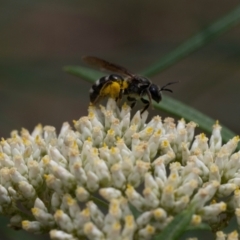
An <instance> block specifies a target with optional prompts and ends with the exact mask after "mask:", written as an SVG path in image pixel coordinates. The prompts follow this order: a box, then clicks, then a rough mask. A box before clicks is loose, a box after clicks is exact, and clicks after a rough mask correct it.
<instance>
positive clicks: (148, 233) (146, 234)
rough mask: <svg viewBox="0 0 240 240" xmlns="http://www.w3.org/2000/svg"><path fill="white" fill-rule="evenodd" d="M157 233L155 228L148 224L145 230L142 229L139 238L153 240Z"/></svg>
mask: <svg viewBox="0 0 240 240" xmlns="http://www.w3.org/2000/svg"><path fill="white" fill-rule="evenodd" d="M154 233H155V228H154V227H153V226H151V225H150V224H148V225H147V226H146V227H145V228H142V229H141V230H139V232H138V237H139V238H140V239H146V240H148V239H152V236H153V234H154Z"/></svg>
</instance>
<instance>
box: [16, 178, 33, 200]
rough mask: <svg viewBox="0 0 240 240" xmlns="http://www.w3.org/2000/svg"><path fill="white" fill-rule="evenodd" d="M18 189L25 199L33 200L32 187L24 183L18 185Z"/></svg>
mask: <svg viewBox="0 0 240 240" xmlns="http://www.w3.org/2000/svg"><path fill="white" fill-rule="evenodd" d="M18 189H19V191H20V193H21V194H22V195H23V196H24V197H25V198H26V199H33V198H35V197H36V191H35V189H34V188H33V186H32V185H31V184H29V183H27V182H25V181H21V182H19V183H18Z"/></svg>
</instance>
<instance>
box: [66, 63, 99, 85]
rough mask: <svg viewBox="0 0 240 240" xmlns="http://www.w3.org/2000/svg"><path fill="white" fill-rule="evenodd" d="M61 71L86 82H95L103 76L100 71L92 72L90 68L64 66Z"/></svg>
mask: <svg viewBox="0 0 240 240" xmlns="http://www.w3.org/2000/svg"><path fill="white" fill-rule="evenodd" d="M63 70H64V71H65V72H67V73H70V74H71V75H74V76H76V77H80V78H82V79H84V80H86V81H88V82H92V83H94V82H96V80H97V79H98V78H100V77H101V76H103V73H101V72H100V71H96V70H93V69H91V68H87V67H82V66H81V67H80V66H66V67H64V68H63Z"/></svg>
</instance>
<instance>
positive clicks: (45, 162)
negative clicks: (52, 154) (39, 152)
mask: <svg viewBox="0 0 240 240" xmlns="http://www.w3.org/2000/svg"><path fill="white" fill-rule="evenodd" d="M42 160H43V163H44V164H45V165H47V164H48V163H49V162H50V158H49V156H45V157H43V158H42Z"/></svg>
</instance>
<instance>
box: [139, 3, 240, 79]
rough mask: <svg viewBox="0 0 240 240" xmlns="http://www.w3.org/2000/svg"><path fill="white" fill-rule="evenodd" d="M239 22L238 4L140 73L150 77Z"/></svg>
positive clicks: (239, 8) (239, 11) (239, 7)
mask: <svg viewBox="0 0 240 240" xmlns="http://www.w3.org/2000/svg"><path fill="white" fill-rule="evenodd" d="M238 23H240V5H239V6H238V7H237V8H235V9H234V10H233V11H231V12H230V13H228V14H227V15H225V16H224V17H221V18H220V19H219V20H218V21H216V22H215V23H213V24H211V25H210V26H208V27H206V28H205V29H204V30H203V31H201V32H199V33H197V34H196V35H194V36H193V37H191V38H189V39H188V40H187V41H185V42H184V43H183V44H181V45H180V46H179V47H177V48H176V49H175V50H173V51H172V52H170V53H169V54H167V55H165V56H164V57H163V58H161V59H160V60H159V61H157V62H156V63H155V64H153V65H151V66H150V67H148V68H146V69H145V70H144V71H142V75H144V76H148V77H152V76H155V75H156V74H158V73H159V72H162V71H163V70H164V69H166V68H168V67H170V66H172V65H173V64H174V63H176V62H178V61H180V60H181V59H183V58H184V57H186V56H188V55H189V54H190V53H192V52H194V51H196V50H198V49H199V48H201V47H203V46H205V45H206V44H207V43H209V42H210V41H211V40H214V39H215V38H217V37H219V36H220V35H221V34H223V33H224V32H226V31H227V30H230V29H231V28H232V27H233V26H235V25H237V24H238Z"/></svg>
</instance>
